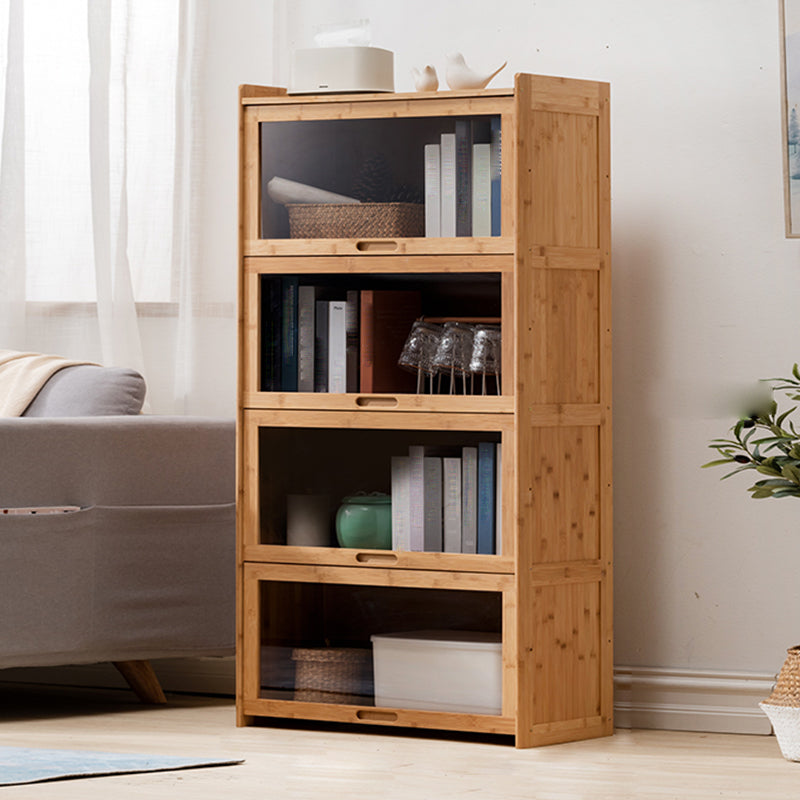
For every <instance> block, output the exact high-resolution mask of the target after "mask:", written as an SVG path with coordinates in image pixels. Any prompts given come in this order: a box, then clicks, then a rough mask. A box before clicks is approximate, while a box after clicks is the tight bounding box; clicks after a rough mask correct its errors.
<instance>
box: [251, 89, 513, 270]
mask: <svg viewBox="0 0 800 800" xmlns="http://www.w3.org/2000/svg"><path fill="white" fill-rule="evenodd" d="M418 97H419V96H417V100H416V102H415V103H410V102H408V101H402V100H399V99H397V96H395V97H386V98H380V97H377V96H376V97H375V98H374V99H371V100H369V101H367V102H363V101H362V102H353V103H352V104H344V105H343V104H342V103H341V102H338V103H335V102H330V103H326V102H319V101H315V102H308V103H302V102H298V99H297V98H278V97H275V98H270V99H267V98H264V99H263V105H256V104H248V103H245V109H244V130H243V165H242V166H243V170H244V175H245V181H244V186H243V191H244V198H243V199H244V204H243V208H244V209H246V213H245V217H244V218H243V220H242V224H243V234H244V235H243V254H244V255H251V256H258V255H268V256H274V255H325V254H330V255H344V254H346V255H351V254H352V255H374V254H376V253H380V254H383V255H387V254H395V255H401V254H417V253H421V254H424V253H428V254H443V253H451V254H502V253H506V254H507V253H511V252H513V241H512V234H513V214H512V212H511V208H510V200H511V194H510V188H511V186H510V182H509V181H504V179H503V175H504V173H505V172H506V171H508V174H509V175H511V174H512V172H511V165H510V163H509V159H511V158H513V148H512V147H511V146H510V144H509V147H508V148H507V150H508V153H507V154H506V153H504V152H503V148H502V144H501V143H502V141H503V139H504V137H505V138H506V139H508V140H509V143H510V138H511V137H512V135H513V132H512V129H511V119H512V116H511V111H512V98H511V97H510V96H508V95H500V96H492V95H487V96H485V97H481V98H472V100H468V99H465V98H463V97H451V98H439V99H435V100H433V101H426V102H424V103H420V102H419V99H418ZM437 172H438V174H437ZM506 184H509V185H506ZM320 193H323V194H322V197H320V196H319V194H320ZM324 193H330V194H332V195H335V196H339V197H341V198H347V200H340V199H338V198H337V197H333V198H329V199H330V200H332V202H320V200H325V199H326V198H325V195H324ZM437 196H438V197H437ZM448 198H450V199H449V200H448ZM348 200H349V202H348ZM353 201H357V202H353Z"/></svg>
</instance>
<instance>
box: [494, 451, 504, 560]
mask: <svg viewBox="0 0 800 800" xmlns="http://www.w3.org/2000/svg"><path fill="white" fill-rule="evenodd" d="M495 463H496V472H495V479H494V498H495V503H494V505H495V509H496V513H497V516H496V518H495V522H494V552H495V555H498V556H501V555H503V445H502V444H501V443H500V442H498V443H497V446H496V448H495Z"/></svg>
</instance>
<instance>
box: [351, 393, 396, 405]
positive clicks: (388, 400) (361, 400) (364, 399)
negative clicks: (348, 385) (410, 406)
mask: <svg viewBox="0 0 800 800" xmlns="http://www.w3.org/2000/svg"><path fill="white" fill-rule="evenodd" d="M356 405H357V406H359V408H395V407H396V406H397V398H396V397H386V396H381V395H376V396H374V397H370V396H369V395H361V396H360V397H356Z"/></svg>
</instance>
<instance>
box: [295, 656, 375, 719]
mask: <svg viewBox="0 0 800 800" xmlns="http://www.w3.org/2000/svg"><path fill="white" fill-rule="evenodd" d="M292 661H294V662H295V677H294V699H295V700H299V701H301V702H305V703H343V704H345V705H362V706H363V705H366V704H369V705H371V704H372V703H373V702H374V694H375V687H374V680H373V676H372V651H371V650H367V649H360V648H355V647H296V648H294V649H293V650H292Z"/></svg>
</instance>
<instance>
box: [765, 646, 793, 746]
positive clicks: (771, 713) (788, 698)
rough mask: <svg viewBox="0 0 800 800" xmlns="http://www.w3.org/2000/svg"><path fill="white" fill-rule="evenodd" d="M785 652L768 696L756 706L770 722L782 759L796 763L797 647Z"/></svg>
mask: <svg viewBox="0 0 800 800" xmlns="http://www.w3.org/2000/svg"><path fill="white" fill-rule="evenodd" d="M786 652H787V657H786V661H784V662H783V666H782V667H781V671H780V673H779V674H778V680H777V681H776V682H775V687H774V688H773V690H772V694H771V695H770V696H769V697H768V698H767V699H766V700H765V701H764V702H763V703H759V704H758V705H759V708H761V710H762V711H763V712H764V713H765V714H766V715H767V716H768V717H769V721H770V722H771V723H772V727H773V729H774V731H775V736H776V738H777V739H778V745H779V747H780V748H781V753H783V757H784V758H786V759H787V760H789V761H800V645H796V646H795V647H790V648H789V649H788V650H787V651H786Z"/></svg>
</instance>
